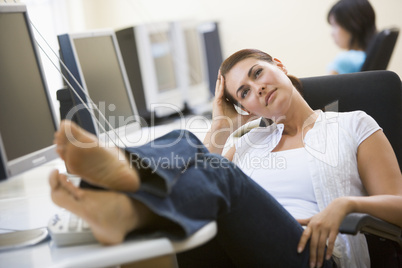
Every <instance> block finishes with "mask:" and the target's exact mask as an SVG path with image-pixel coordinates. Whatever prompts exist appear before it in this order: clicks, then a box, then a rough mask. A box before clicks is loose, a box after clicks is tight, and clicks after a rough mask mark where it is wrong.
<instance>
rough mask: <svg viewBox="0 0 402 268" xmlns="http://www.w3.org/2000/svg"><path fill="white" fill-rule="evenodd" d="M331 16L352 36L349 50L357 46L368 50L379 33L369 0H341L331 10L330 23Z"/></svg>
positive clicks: (329, 13) (328, 19) (328, 17)
mask: <svg viewBox="0 0 402 268" xmlns="http://www.w3.org/2000/svg"><path fill="white" fill-rule="evenodd" d="M331 16H333V17H334V19H335V21H336V22H337V23H338V24H339V25H340V26H341V27H342V28H344V29H345V30H347V31H348V32H349V33H350V34H351V36H352V37H351V39H350V43H349V49H351V48H352V47H353V46H354V45H357V46H358V47H359V48H361V49H363V50H366V49H367V46H368V44H369V42H370V40H371V38H372V37H373V36H374V35H375V34H376V33H377V28H376V25H375V12H374V9H373V7H372V5H371V4H370V2H369V1H367V0H340V1H339V2H337V3H336V4H335V5H334V6H332V8H331V9H330V10H329V12H328V16H327V21H328V23H329V22H330V17H331Z"/></svg>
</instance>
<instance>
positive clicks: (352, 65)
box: [327, 50, 366, 74]
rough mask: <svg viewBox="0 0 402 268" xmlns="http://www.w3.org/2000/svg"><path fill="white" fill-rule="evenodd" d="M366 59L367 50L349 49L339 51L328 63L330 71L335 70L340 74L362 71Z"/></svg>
mask: <svg viewBox="0 0 402 268" xmlns="http://www.w3.org/2000/svg"><path fill="white" fill-rule="evenodd" d="M365 60H366V52H364V51H357V50H349V51H344V52H341V53H339V54H338V55H337V56H336V57H335V59H334V60H333V61H332V62H331V63H330V64H329V65H328V67H327V70H328V72H331V71H335V72H337V73H338V74H346V73H355V72H360V70H361V68H362V66H363V63H364V61H365Z"/></svg>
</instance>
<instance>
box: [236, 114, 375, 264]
mask: <svg viewBox="0 0 402 268" xmlns="http://www.w3.org/2000/svg"><path fill="white" fill-rule="evenodd" d="M317 113H318V115H319V116H318V118H317V120H316V121H313V123H314V126H313V128H311V129H310V130H309V131H308V132H307V133H306V135H305V137H304V141H303V142H304V147H303V148H304V150H305V154H304V155H300V154H299V155H298V154H296V155H293V156H292V152H291V151H289V152H287V151H284V152H282V153H283V154H284V155H283V157H285V156H286V159H287V160H286V161H289V162H288V163H289V164H290V163H293V164H292V165H294V166H293V168H289V169H286V170H285V172H284V173H283V174H278V173H277V174H274V173H275V172H276V170H274V171H272V170H271V171H270V170H269V168H267V166H268V167H272V163H273V162H272V161H273V160H272V159H273V158H274V157H273V156H274V153H273V152H272V150H273V149H274V148H275V147H276V146H277V144H278V142H279V141H280V139H281V137H282V133H283V128H284V126H283V125H282V124H273V125H271V126H269V127H265V128H261V127H259V128H255V129H253V130H251V131H250V132H249V133H247V134H245V135H243V136H242V137H241V138H240V139H238V140H237V141H236V142H235V146H236V153H235V155H234V158H233V162H234V163H236V164H237V165H238V166H239V167H240V168H241V169H242V170H243V172H244V173H245V174H247V175H248V176H249V177H251V178H252V179H254V180H257V182H258V180H260V181H261V180H264V178H266V177H267V176H268V175H265V173H267V174H271V175H270V176H280V177H281V178H285V179H286V180H287V182H283V183H284V184H286V186H285V187H282V188H280V184H281V183H280V178H275V180H277V181H276V183H271V184H270V183H269V182H264V184H261V186H262V187H264V188H265V189H266V190H267V191H268V192H270V191H271V192H273V193H274V194H273V195H274V196H275V195H277V196H281V198H282V197H283V195H286V194H287V193H283V192H288V193H290V192H293V194H292V195H294V196H292V197H293V198H295V200H294V202H293V203H292V204H290V205H289V204H286V203H283V204H284V206H285V208H287V209H288V208H291V210H289V212H290V213H291V214H292V215H294V216H295V217H299V216H298V215H308V214H310V212H311V214H314V213H315V208H316V207H315V205H314V200H313V199H312V194H311V191H310V190H309V189H311V188H310V185H312V187H313V194H314V197H315V201H316V204H317V207H318V211H322V210H323V209H324V208H325V207H326V206H328V205H329V204H330V203H331V202H332V200H334V199H335V198H338V197H341V196H364V195H367V192H366V190H365V189H364V186H363V184H362V181H361V179H360V176H359V172H358V166H357V149H358V147H359V145H360V144H361V143H362V142H363V141H364V140H365V139H367V138H368V137H369V136H370V135H372V134H373V133H374V132H376V131H378V130H380V129H381V128H380V127H379V125H378V124H377V122H376V121H375V120H374V119H373V118H372V117H370V116H369V115H367V114H366V113H365V112H362V111H355V112H345V113H335V112H325V113H324V112H322V111H317ZM277 153H278V152H276V153H275V154H276V156H275V161H276V162H275V164H274V165H278V163H280V159H279V158H278V157H279V156H281V154H277ZM279 153H280V152H279ZM303 156H305V158H303ZM269 159H271V160H270V161H271V166H270V165H269V164H264V165H262V163H263V162H264V161H268V160H269ZM298 161H300V163H304V164H299V168H300V171H299V172H297V171H296V169H298V168H297V163H296V162H298ZM301 161H303V162H301ZM295 163H296V164H295ZM300 166H301V167H300ZM289 167H290V166H289ZM285 173H287V174H285ZM302 174H304V175H302ZM299 175H300V176H299ZM293 176H297V177H300V178H301V179H300V181H297V182H298V183H299V185H298V184H296V183H293V182H292V180H293V181H295V180H299V179H297V178H292V177H293ZM308 176H310V179H309V178H307V177H308ZM302 181H304V182H302ZM300 183H301V184H305V185H304V187H305V188H300ZM275 184H277V186H275ZM297 191H300V192H303V193H299V194H296V192H297ZM297 199H299V200H300V202H299V203H297V202H296V200H297ZM284 200H285V201H286V199H284ZM278 201H280V200H278ZM280 202H281V201H280ZM310 205H312V207H309V206H310ZM310 209H311V211H310ZM306 211H309V212H307V214H305V213H306ZM334 254H335V256H337V258H339V260H340V264H342V267H343V266H345V265H346V266H347V264H346V262H347V263H349V264H353V267H368V265H369V262H370V259H369V255H368V249H367V243H366V240H365V238H364V235H356V236H348V235H338V238H337V241H336V243H335V249H334ZM356 256H359V257H356ZM346 266H345V267H346ZM351 267H352V266H351Z"/></svg>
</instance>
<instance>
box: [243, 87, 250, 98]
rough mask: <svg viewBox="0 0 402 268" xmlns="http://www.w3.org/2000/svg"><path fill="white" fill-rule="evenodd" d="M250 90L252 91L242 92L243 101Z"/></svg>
mask: <svg viewBox="0 0 402 268" xmlns="http://www.w3.org/2000/svg"><path fill="white" fill-rule="evenodd" d="M249 90H250V89H245V90H243V91H242V92H241V98H242V99H244V98H245V97H246V96H247V94H248V91H249Z"/></svg>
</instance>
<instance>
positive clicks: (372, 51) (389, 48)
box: [361, 28, 399, 71]
mask: <svg viewBox="0 0 402 268" xmlns="http://www.w3.org/2000/svg"><path fill="white" fill-rule="evenodd" d="M398 35H399V29H397V28H390V29H385V30H383V31H381V32H379V33H378V34H377V35H376V36H375V37H374V38H373V40H371V42H370V43H369V45H368V47H367V50H366V54H367V57H366V60H365V62H364V63H363V66H362V68H361V71H371V70H386V69H387V66H388V63H389V60H390V59H391V55H392V52H393V51H394V47H395V43H396V40H397V39H398Z"/></svg>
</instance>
